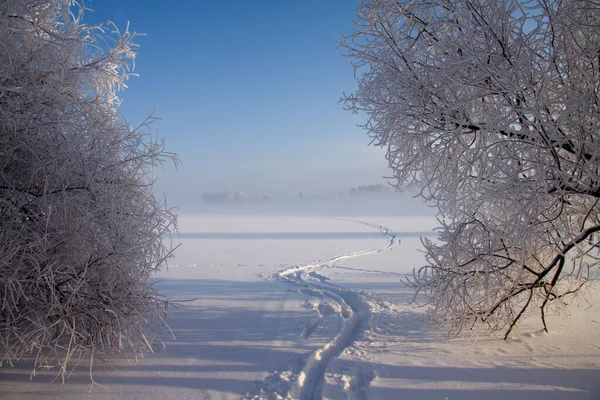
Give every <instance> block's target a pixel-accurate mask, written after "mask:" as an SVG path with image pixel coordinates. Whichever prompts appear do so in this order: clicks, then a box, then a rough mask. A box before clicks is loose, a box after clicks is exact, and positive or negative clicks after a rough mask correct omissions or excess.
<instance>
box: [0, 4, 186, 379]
mask: <svg viewBox="0 0 600 400" xmlns="http://www.w3.org/2000/svg"><path fill="white" fill-rule="evenodd" d="M82 15H83V13H82V8H81V7H80V6H79V5H78V4H76V3H73V2H71V1H68V0H47V1H42V0H5V1H2V2H0V362H8V363H11V362H12V361H14V360H18V359H20V358H21V357H22V356H23V355H25V354H33V355H34V356H35V357H36V367H38V368H41V367H58V368H59V371H60V373H62V374H63V377H64V373H65V371H66V367H67V365H68V362H69V360H70V359H73V357H81V356H85V355H88V356H91V358H92V359H93V357H94V356H99V355H102V354H110V353H115V352H116V353H120V352H126V351H132V352H137V351H148V350H151V345H152V341H153V339H154V336H155V335H154V334H155V332H156V327H158V326H160V324H161V323H162V322H161V318H162V314H163V312H164V311H165V308H166V302H165V301H164V300H163V299H162V298H161V297H160V296H159V295H158V294H157V292H156V290H155V289H154V288H153V286H152V284H151V283H150V282H149V281H148V278H149V276H150V274H151V273H152V272H154V271H156V270H157V269H158V268H160V267H161V265H162V264H163V263H164V262H165V260H166V258H167V257H169V256H170V250H169V249H168V248H167V247H165V245H164V244H163V241H162V238H161V236H162V235H164V234H167V233H169V232H170V231H171V230H172V229H174V227H175V217H174V215H173V214H172V213H171V212H170V211H169V210H168V209H166V207H165V205H164V204H163V203H161V202H160V201H158V200H157V199H156V198H155V196H154V195H153V192H152V183H153V181H152V171H153V168H154V167H156V166H158V165H160V164H161V163H162V162H164V161H165V160H166V159H170V158H173V157H172V155H170V154H168V153H165V152H164V151H163V144H162V142H161V141H157V140H154V139H153V138H152V136H150V135H148V133H147V129H146V128H147V125H148V123H149V122H151V118H150V119H149V120H148V121H146V122H145V123H144V124H142V125H141V126H140V127H138V128H133V129H132V128H131V127H130V126H128V124H127V123H125V122H124V121H123V120H122V119H121V117H120V114H119V100H118V98H117V92H118V91H119V90H121V89H123V88H125V84H124V82H125V80H126V79H127V78H128V77H129V76H130V73H131V67H132V66H133V60H134V56H135V50H136V47H137V46H136V45H135V44H134V43H133V39H134V36H135V35H134V34H131V33H129V32H128V31H125V32H119V31H118V30H117V29H116V27H114V26H109V27H100V26H86V25H85V24H83V22H82V20H81V18H82Z"/></svg>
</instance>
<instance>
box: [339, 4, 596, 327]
mask: <svg viewBox="0 0 600 400" xmlns="http://www.w3.org/2000/svg"><path fill="white" fill-rule="evenodd" d="M356 15H357V19H356V28H355V31H354V33H353V34H352V35H350V36H348V37H346V38H345V39H344V41H343V43H342V44H341V46H342V48H343V50H344V53H345V55H346V56H348V57H350V58H352V59H353V60H354V65H355V69H356V74H357V80H358V89H357V91H356V93H355V94H352V95H349V96H346V97H345V98H344V101H345V104H346V106H347V108H348V109H350V110H352V111H354V112H364V113H366V114H367V116H368V121H367V123H366V124H365V125H364V127H365V129H367V130H368V132H369V135H370V136H371V137H372V138H373V140H374V143H375V145H377V146H382V147H385V148H387V159H388V161H389V165H390V167H391V169H392V170H393V171H394V177H395V179H396V180H397V184H398V186H403V185H411V184H412V185H417V186H418V187H420V189H421V195H422V196H423V197H424V198H425V199H427V200H428V201H429V202H431V203H433V204H435V205H437V206H438V207H439V209H440V216H441V218H440V220H441V221H442V227H441V229H440V237H439V240H438V241H436V242H432V241H429V240H425V241H424V244H425V248H426V251H427V265H425V266H424V267H422V268H420V269H418V270H416V271H415V274H414V278H413V280H412V281H411V282H412V285H413V286H414V287H415V289H416V290H417V292H419V293H421V294H425V296H426V298H427V301H428V304H429V305H431V311H432V315H433V316H434V317H435V318H436V319H437V320H440V321H445V322H448V323H450V324H451V326H452V327H453V328H454V329H455V330H456V331H457V332H460V331H461V330H462V329H463V328H465V327H469V326H470V325H471V324H472V323H474V322H475V321H483V322H485V323H487V324H489V326H490V328H491V329H492V330H497V329H504V330H505V333H506V336H508V334H509V333H510V331H511V330H512V328H513V327H514V325H515V324H516V322H517V321H518V320H519V319H520V318H521V316H522V315H523V313H524V312H525V311H526V310H527V309H530V308H532V307H539V308H540V310H541V316H542V321H543V322H544V327H546V326H545V318H544V316H545V312H546V309H547V308H548V307H550V306H551V304H556V303H558V302H564V301H566V299H567V298H566V297H565V296H566V295H568V294H573V293H576V292H577V291H579V289H580V288H582V287H583V285H584V284H585V283H586V282H588V281H589V280H590V279H592V278H594V276H595V273H596V271H597V267H598V243H599V242H598V233H597V232H598V231H600V215H599V210H600V209H599V207H598V201H599V199H600V173H599V172H600V171H599V168H600V164H599V159H598V157H599V153H600V149H599V146H598V141H599V139H600V65H599V63H600V5H599V4H598V3H597V2H593V1H584V0H581V1H578V0H568V1H545V0H544V1H542V0H540V1H509V0H501V1H483V0H482V1H462V0H457V1H451V0H434V1H416V0H409V1H391V0H363V1H361V3H360V5H359V6H358V10H357V14H356Z"/></svg>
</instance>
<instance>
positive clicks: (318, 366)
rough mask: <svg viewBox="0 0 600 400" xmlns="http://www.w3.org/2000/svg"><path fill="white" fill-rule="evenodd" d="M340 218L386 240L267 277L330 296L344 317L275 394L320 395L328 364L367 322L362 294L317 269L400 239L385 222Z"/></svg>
mask: <svg viewBox="0 0 600 400" xmlns="http://www.w3.org/2000/svg"><path fill="white" fill-rule="evenodd" d="M340 220H342V221H348V222H356V223H360V224H363V225H366V226H367V227H369V228H375V229H377V230H378V231H379V232H380V233H381V234H382V235H384V236H385V237H386V238H387V241H386V244H385V245H383V246H381V247H379V248H377V249H374V250H362V251H355V252H350V253H346V254H341V255H336V256H332V257H330V258H328V259H325V260H319V261H313V262H310V263H308V264H303V265H297V266H293V267H290V268H287V269H284V270H282V271H278V272H274V273H272V274H270V276H268V277H267V278H268V279H272V280H279V281H283V282H285V283H286V284H289V285H291V286H294V287H296V288H297V289H298V290H299V291H300V292H302V293H305V294H307V295H309V296H314V297H318V298H327V299H329V300H330V301H331V302H333V303H334V304H337V306H338V307H336V308H339V314H340V316H341V317H342V318H343V325H342V328H341V330H340V331H339V333H338V334H337V335H336V336H335V337H334V338H333V339H332V340H331V341H329V342H328V343H327V344H326V345H325V346H324V347H322V348H320V349H318V350H317V351H315V352H314V353H312V354H310V355H309V356H308V358H307V359H306V362H305V363H304V366H303V368H302V370H301V371H300V372H299V373H298V374H297V375H296V376H294V382H293V383H292V384H291V385H290V388H289V390H288V392H287V393H278V397H277V398H280V397H279V396H282V397H283V398H291V399H300V400H313V399H320V398H321V392H322V390H323V383H324V380H325V370H326V369H327V364H328V363H329V361H330V360H331V359H332V358H334V357H337V356H339V355H340V354H341V353H342V352H343V351H344V349H346V348H347V347H348V346H350V345H351V344H352V343H353V342H354V340H355V339H356V337H357V335H358V334H359V333H360V331H361V329H362V327H364V326H366V324H367V322H368V319H369V315H370V309H369V303H368V302H367V301H366V299H365V297H364V296H363V295H362V294H360V293H358V292H357V291H354V290H350V289H346V288H343V287H340V286H336V285H334V284H332V283H330V282H328V278H327V277H325V276H324V275H322V274H321V273H320V272H321V271H323V270H324V269H327V268H331V267H335V266H336V265H337V264H338V263H339V262H341V261H343V260H347V259H349V258H355V257H362V256H366V255H369V254H375V253H380V252H384V251H389V250H392V249H393V248H394V247H396V246H398V244H399V243H400V240H399V239H398V238H397V237H396V235H395V234H394V233H392V232H391V230H390V229H388V228H386V227H384V226H381V225H374V224H370V223H368V222H365V221H354V220H345V219H340Z"/></svg>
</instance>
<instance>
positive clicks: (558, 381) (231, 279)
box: [0, 213, 600, 400]
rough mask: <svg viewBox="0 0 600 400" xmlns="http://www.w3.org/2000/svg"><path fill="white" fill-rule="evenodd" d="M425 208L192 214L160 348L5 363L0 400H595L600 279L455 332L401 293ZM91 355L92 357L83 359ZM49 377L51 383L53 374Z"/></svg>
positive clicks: (176, 262) (415, 263)
mask: <svg viewBox="0 0 600 400" xmlns="http://www.w3.org/2000/svg"><path fill="white" fill-rule="evenodd" d="M436 224H437V223H436V220H435V218H433V217H428V216H377V215H357V214H356V213H354V214H353V215H344V214H343V213H340V214H339V215H337V216H335V214H332V216H326V215H306V214H304V215H281V214H278V215H248V214H195V215H187V216H182V217H181V218H180V229H179V230H180V235H179V236H176V237H174V238H173V241H174V244H181V246H180V248H179V249H178V251H177V252H176V255H175V257H174V258H173V259H172V260H171V262H170V264H171V265H170V267H169V268H168V269H167V270H164V271H162V272H161V273H160V274H159V275H157V276H156V277H155V278H156V279H157V280H158V283H157V285H158V287H159V288H160V290H161V292H162V293H163V294H164V295H166V296H169V297H170V298H172V299H175V300H184V301H183V302H182V303H181V305H180V306H178V307H176V308H172V309H171V316H170V327H171V329H172V331H173V334H174V337H166V338H165V343H166V347H165V348H164V349H162V348H157V349H156V350H157V351H156V352H155V353H154V354H147V355H145V356H144V357H143V358H139V359H138V360H137V361H136V360H133V359H129V360H127V359H114V360H110V362H108V363H106V364H103V365H96V367H95V371H94V379H95V381H96V382H97V385H94V386H92V387H90V384H89V373H88V370H87V368H86V366H85V365H82V366H81V367H80V368H77V369H75V370H74V372H73V373H72V375H71V377H70V378H69V379H68V380H67V383H66V384H65V385H62V384H61V383H60V379H56V380H54V378H55V376H56V372H55V371H52V370H50V371H47V372H42V373H40V374H38V375H37V376H35V377H33V379H32V380H30V372H31V370H30V368H31V364H30V363H29V362H28V360H23V361H22V362H20V363H18V364H17V365H16V366H15V367H14V368H9V367H6V366H4V367H3V368H1V369H0V398H2V399H19V400H21V399H38V398H46V397H50V398H64V399H281V398H288V399H319V398H326V399H442V400H443V399H449V400H452V399H507V398H526V399H599V398H600V313H599V308H598V307H599V305H600V295H599V293H600V290H599V288H598V287H593V288H591V289H590V290H589V291H587V292H586V295H585V296H584V298H582V299H580V300H579V302H578V305H577V306H576V307H572V308H570V309H569V310H568V311H566V310H562V311H560V310H559V312H557V313H556V314H555V315H552V316H551V318H550V321H549V327H550V330H551V331H550V333H543V332H542V331H541V325H540V322H539V320H538V319H536V318H535V316H531V317H530V318H528V319H526V320H525V321H524V323H523V324H521V325H520V326H519V327H518V329H517V331H516V332H515V333H514V334H513V335H512V336H511V338H509V340H507V341H504V340H502V338H501V337H494V336H489V335H486V334H485V333H483V332H473V333H472V334H470V335H469V336H467V337H462V338H454V339H452V338H448V336H447V334H446V332H445V331H444V329H443V328H439V327H436V326H434V325H431V324H430V323H429V322H428V321H427V319H426V316H425V309H423V308H418V307H415V306H413V305H410V304H408V301H409V300H410V299H411V297H412V293H411V291H410V290H409V289H408V288H407V287H405V286H404V285H403V284H402V282H401V281H402V279H404V278H405V277H406V274H410V273H411V272H412V269H413V268H414V267H419V266H420V265H421V264H422V263H423V255H422V253H420V251H419V247H420V242H419V236H420V235H432V229H433V228H434V227H435V226H436ZM82 364H85V362H83V363H82ZM53 381H54V382H53Z"/></svg>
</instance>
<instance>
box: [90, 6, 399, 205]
mask: <svg viewBox="0 0 600 400" xmlns="http://www.w3.org/2000/svg"><path fill="white" fill-rule="evenodd" d="M356 4H357V1H355V0H301V1H300V0H294V1H292V0H245V1H244V0H231V1H203V0H198V1H180V2H176V3H175V2H169V1H147V0H127V1H123V0H102V1H100V0H93V1H90V0H88V1H87V2H86V6H87V7H89V8H91V9H93V10H94V11H93V12H88V13H87V14H86V17H85V21H86V22H88V23H94V22H99V21H106V20H112V21H113V22H115V23H116V24H117V25H118V26H119V27H121V28H124V27H125V26H126V24H127V22H128V21H129V22H130V30H132V31H136V32H138V33H144V34H146V36H144V37H140V38H138V40H137V42H138V43H139V44H140V49H139V52H138V56H137V58H136V72H137V73H138V74H139V75H140V76H139V77H138V78H132V79H130V80H129V82H128V85H129V89H128V90H127V91H125V92H123V93H122V96H121V97H122V98H123V99H124V101H123V108H124V114H125V116H126V117H127V118H128V119H129V120H131V121H132V122H134V123H135V122H139V121H141V120H142V119H143V118H144V117H145V116H146V115H147V114H148V112H149V111H150V110H152V109H154V108H156V113H155V114H156V116H159V117H161V118H162V120H161V121H159V122H158V123H157V124H156V125H155V128H156V129H157V130H158V134H159V135H160V136H162V137H165V138H166V144H167V150H169V151H173V152H176V153H178V154H179V157H180V159H181V161H182V163H183V164H182V165H181V167H180V168H179V171H178V172H176V173H175V172H174V170H173V168H169V169H168V170H167V171H166V173H163V174H161V175H160V179H159V182H158V184H157V190H158V191H159V192H165V193H166V194H167V197H168V198H169V201H170V203H172V204H173V203H174V204H193V203H195V202H199V201H200V198H201V196H202V194H203V193H204V192H208V191H220V190H226V189H228V188H235V189H240V190H244V191H246V192H248V193H250V194H254V195H261V194H264V193H271V194H274V195H275V196H286V195H293V194H295V193H297V192H300V191H303V192H305V193H309V192H318V191H324V190H326V189H327V188H331V189H337V190H344V189H348V188H350V187H352V186H356V185H361V184H371V183H379V182H384V180H383V179H382V176H384V175H389V171H388V170H387V167H386V166H387V162H386V161H385V159H384V153H383V152H382V150H380V149H377V148H374V147H372V146H371V147H368V146H367V144H368V143H369V138H368V137H367V135H366V134H365V132H364V131H362V130H361V129H360V128H358V127H356V125H357V124H359V123H361V122H364V116H362V117H361V116H356V115H352V114H351V113H350V112H348V111H344V110H343V108H342V105H340V104H338V100H339V99H340V97H341V95H342V94H343V92H344V91H346V92H352V91H353V90H354V88H355V85H356V84H355V81H354V78H353V70H352V67H351V65H350V60H349V59H347V58H344V57H342V56H341V55H340V52H339V51H338V49H337V41H338V40H339V39H340V37H341V34H348V33H350V32H351V31H352V22H351V19H352V17H353V13H354V9H355V7H356Z"/></svg>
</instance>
